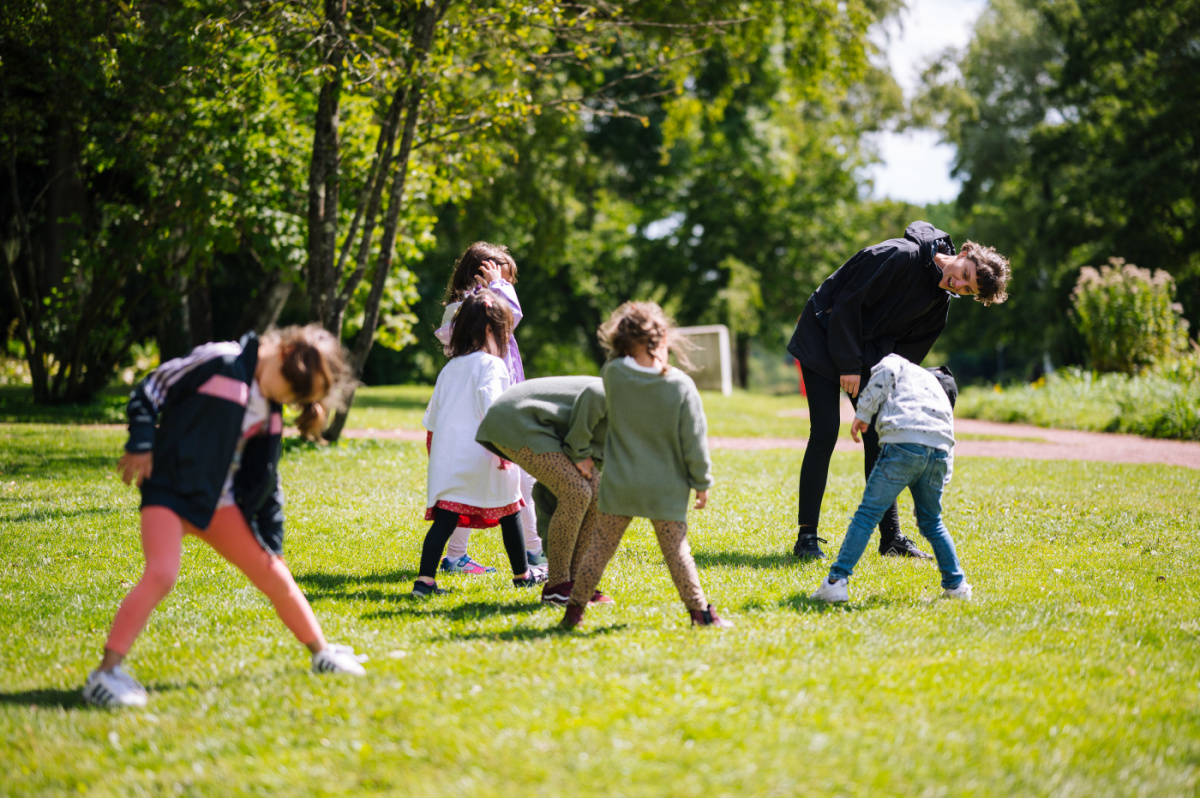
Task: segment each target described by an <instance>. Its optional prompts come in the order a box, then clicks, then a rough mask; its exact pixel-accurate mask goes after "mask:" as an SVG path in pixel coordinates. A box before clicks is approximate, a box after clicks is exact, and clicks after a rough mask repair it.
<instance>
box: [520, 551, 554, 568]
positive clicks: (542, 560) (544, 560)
mask: <svg viewBox="0 0 1200 798" xmlns="http://www.w3.org/2000/svg"><path fill="white" fill-rule="evenodd" d="M525 559H526V561H528V563H529V564H530V565H548V564H549V563H550V558H549V557H547V556H546V552H545V551H539V552H538V553H537V554H534V553H533V552H532V551H529V550H528V549H526V550H525Z"/></svg>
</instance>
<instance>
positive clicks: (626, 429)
mask: <svg viewBox="0 0 1200 798" xmlns="http://www.w3.org/2000/svg"><path fill="white" fill-rule="evenodd" d="M601 376H602V377H603V378H604V392H605V394H606V395H607V397H608V439H607V440H606V442H605V456H606V459H605V463H604V479H602V480H600V511H601V512H604V513H608V514H610V515H629V516H637V517H640V518H650V519H653V520H657V521H686V520H687V511H688V504H689V502H690V499H691V490H698V491H700V490H708V489H709V488H710V487H712V482H713V480H712V461H711V460H710V459H709V456H708V439H707V435H708V423H707V421H706V420H705V418H704V405H703V403H702V402H701V401H700V394H699V392H697V391H696V384H695V383H694V382H692V378H691V377H689V376H688V375H686V374H684V373H683V372H682V371H680V370H679V369H677V368H672V369H670V370H669V371H668V372H667V373H666V374H665V375H663V374H660V373H658V372H654V373H647V372H645V371H640V370H638V369H637V368H634V367H632V366H630V365H628V363H627V361H626V359H625V358H618V359H616V360H611V361H609V362H608V364H607V365H606V366H605V367H604V370H603V371H602V372H601Z"/></svg>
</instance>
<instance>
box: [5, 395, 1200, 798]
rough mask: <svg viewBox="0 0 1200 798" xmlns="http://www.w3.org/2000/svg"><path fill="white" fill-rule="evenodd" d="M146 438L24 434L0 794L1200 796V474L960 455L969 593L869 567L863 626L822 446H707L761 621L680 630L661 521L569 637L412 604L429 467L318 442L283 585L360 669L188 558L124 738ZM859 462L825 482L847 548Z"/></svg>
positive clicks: (291, 509)
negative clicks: (820, 483) (840, 551)
mask: <svg viewBox="0 0 1200 798" xmlns="http://www.w3.org/2000/svg"><path fill="white" fill-rule="evenodd" d="M384 391H391V392H393V396H394V397H396V398H397V399H398V400H402V401H403V402H408V403H409V404H408V405H405V406H401V407H395V406H387V405H388V400H387V397H386V396H385V397H383V398H382V399H380V401H379V404H380V405H381V406H380V407H379V408H377V409H378V411H379V413H380V418H381V420H380V425H381V426H411V424H410V423H409V422H404V423H393V422H391V421H388V422H387V423H385V422H384V420H383V419H386V418H391V417H393V416H394V417H397V418H410V419H416V420H417V421H418V422H419V418H420V410H421V409H422V407H423V401H422V400H421V399H420V397H421V396H422V394H421V391H427V389H373V390H372V391H371V392H368V395H371V394H372V393H375V392H381V393H382V392H384ZM361 398H363V397H360V399H361ZM705 401H706V403H707V405H708V408H709V413H710V418H711V420H712V421H713V424H712V426H713V428H714V434H726V435H730V434H752V433H751V432H750V431H751V430H759V431H758V432H757V433H756V434H760V435H764V434H772V435H774V434H783V433H776V432H765V431H762V430H773V429H775V428H776V425H778V426H779V427H782V426H783V424H784V423H786V424H788V425H793V426H794V431H793V432H791V433H787V434H788V435H789V436H796V435H803V434H804V433H805V429H806V426H805V422H803V421H802V420H800V419H796V418H788V417H779V416H776V415H773V414H772V412H771V410H772V409H776V410H784V409H787V407H788V406H791V405H795V404H796V401H797V400H796V399H794V398H793V399H792V400H791V405H788V403H787V402H786V401H785V400H777V399H772V398H770V397H752V398H748V399H747V400H746V404H745V410H743V411H741V412H740V413H739V411H738V404H737V397H735V398H734V399H733V400H729V403H728V404H727V405H724V406H722V404H721V402H719V401H713V398H712V397H711V396H706V397H705ZM774 402H778V403H779V404H778V407H776V405H775V404H773V403H774ZM360 409H363V410H367V411H370V410H371V409H372V408H370V407H369V406H366V403H364V405H363V406H360ZM387 414H392V415H387ZM352 426H355V425H353V424H352ZM738 429H744V430H747V431H746V432H731V431H728V430H738ZM718 430H719V431H718ZM123 440H124V435H123V433H120V432H115V431H108V430H101V429H87V428H79V427H72V426H63V425H60V424H4V425H0V453H2V454H0V599H2V600H0V628H3V629H4V630H5V641H6V645H4V646H3V648H0V772H3V773H4V776H3V777H2V778H0V793H3V794H36V793H66V792H71V793H76V792H79V793H88V794H96V795H106V794H111V795H138V794H147V795H157V794H197V795H216V794H226V793H232V792H242V793H301V792H303V793H308V794H318V795H320V794H376V793H387V794H399V795H418V796H446V795H482V796H490V795H496V796H500V795H505V796H507V795H520V794H529V795H548V796H549V795H554V796H560V795H581V796H588V795H645V796H660V795H673V796H674V795H678V796H701V795H703V796H710V795H733V796H736V795H747V794H756V795H781V796H785V795H870V796H877V795H905V796H907V795H914V796H916V795H920V796H926V795H928V796H941V795H964V794H965V795H977V796H981V795H988V796H991V795H994V796H1010V795H1055V796H1063V795H1066V796H1129V795H1146V796H1184V795H1195V794H1196V792H1197V787H1198V785H1200V698H1198V696H1200V601H1198V599H1200V555H1197V553H1196V538H1197V532H1198V531H1200V478H1198V477H1197V473H1196V472H1195V471H1191V470H1186V469H1181V468H1169V467H1151V466H1132V465H1106V464H1099V463H1090V462H1039V461H1020V460H995V459H984V458H960V459H959V461H958V463H956V468H955V479H954V482H953V484H952V486H951V488H950V490H949V492H948V494H947V497H946V521H947V524H948V526H949V528H950V530H951V532H952V534H953V535H954V537H955V540H956V542H957V544H958V548H959V552H960V554H961V557H962V560H963V564H964V568H965V570H966V571H967V574H968V577H969V578H970V580H971V582H972V583H973V584H974V586H975V591H976V593H975V595H976V600H975V601H973V602H972V603H970V604H961V603H949V602H945V601H940V600H937V599H936V598H935V597H936V596H937V595H938V593H939V591H938V587H937V573H936V570H935V569H934V568H933V567H932V566H929V565H923V564H915V563H911V562H905V561H896V560H882V559H880V558H879V557H877V556H874V555H873V554H869V555H868V556H867V557H866V558H864V560H863V562H862V564H861V566H860V570H859V572H858V573H857V574H856V576H855V578H854V580H852V588H851V591H852V592H851V596H852V599H853V600H852V602H851V603H850V604H849V605H848V606H845V607H834V608H829V607H825V606H819V605H816V604H813V603H811V602H809V601H808V600H807V599H806V598H805V597H806V596H807V594H808V593H809V592H811V591H812V590H813V589H814V588H815V586H816V584H817V582H818V580H819V579H820V578H821V576H822V575H823V573H824V569H823V568H822V567H821V566H820V565H818V564H807V565H800V564H797V562H796V561H794V560H792V559H791V558H790V557H789V556H787V555H786V554H785V552H787V551H788V550H790V545H791V541H792V537H791V536H792V533H793V522H794V512H795V508H794V502H795V481H796V475H797V472H798V470H799V459H800V454H799V453H798V452H795V451H783V450H768V451H755V452H738V451H729V450H720V451H716V452H714V464H715V470H716V475H717V478H718V486H717V487H716V488H715V489H714V490H713V492H712V498H711V503H710V507H709V509H707V510H705V511H702V512H693V513H692V517H691V523H692V527H691V535H690V538H691V541H692V546H693V549H694V551H695V553H696V559H697V563H698V565H699V567H700V573H701V580H702V583H703V585H704V587H705V588H706V590H707V592H708V594H709V597H710V600H712V601H713V602H714V603H716V604H717V605H718V607H719V608H720V609H721V611H722V614H723V615H725V616H727V617H730V618H731V619H733V620H734V621H735V622H736V623H737V627H736V628H735V629H732V630H728V631H725V632H713V631H711V630H701V631H693V630H692V629H690V628H689V626H688V622H687V614H686V612H685V611H684V609H683V607H682V605H681V604H680V602H679V600H678V597H677V596H676V595H675V592H674V589H673V587H672V585H671V581H670V578H669V576H668V574H667V570H666V567H665V566H664V565H663V564H662V561H661V556H660V555H659V554H658V552H657V547H656V544H655V542H654V539H653V534H652V532H651V531H650V529H649V526H648V525H647V524H645V523H644V522H636V523H635V525H634V526H633V527H632V528H631V530H630V532H629V534H628V535H627V538H626V542H625V544H624V545H623V547H622V549H621V550H620V551H619V552H618V555H617V557H616V559H615V560H614V561H613V563H612V566H611V567H610V570H609V572H608V573H607V574H606V576H605V580H604V582H603V583H602V586H603V588H604V589H605V591H606V592H608V593H610V594H612V595H613V596H614V597H615V598H616V600H617V603H616V604H615V605H613V606H611V607H601V608H594V609H593V610H592V611H590V612H589V613H588V615H587V617H586V618H585V622H584V626H583V627H582V631H581V632H576V633H574V634H564V633H560V632H558V631H557V630H556V628H555V626H556V624H557V622H558V620H559V618H560V617H561V614H562V613H561V610H560V609H551V608H542V607H540V606H539V605H538V604H537V603H536V595H535V594H534V593H532V592H522V591H518V590H515V589H513V588H511V587H509V586H508V584H509V583H508V580H507V578H506V576H505V575H504V574H503V573H499V574H496V575H493V576H490V577H466V576H462V577H449V578H445V579H444V584H448V585H450V586H453V587H454V588H455V589H456V591H457V592H456V593H454V594H453V595H449V596H445V597H439V598H435V599H432V600H429V601H426V602H415V601H413V600H411V599H409V598H408V593H409V590H410V588H411V583H412V579H413V577H414V574H415V569H416V563H417V553H418V550H419V546H420V541H421V539H422V537H423V535H424V533H425V531H426V529H427V524H426V523H425V522H424V521H422V520H421V518H422V507H423V503H424V502H423V500H424V475H425V472H424V469H425V462H426V461H425V453H424V447H423V446H421V445H420V444H417V443H405V442H374V441H350V442H345V443H343V444H341V445H338V446H336V447H326V448H323V449H318V448H315V447H294V448H292V449H290V450H289V452H288V453H287V455H286V456H285V459H284V462H283V465H282V473H283V479H284V485H285V489H286V491H287V498H288V504H287V509H288V530H289V531H288V538H287V542H286V546H287V559H288V562H289V564H290V566H291V568H292V570H293V572H294V573H295V574H296V576H297V580H298V581H299V583H300V585H301V586H302V588H303V589H304V590H305V592H306V593H307V594H308V596H309V598H310V600H311V601H312V604H313V607H314V609H315V611H316V613H317V616H318V618H319V619H320V620H321V622H322V624H323V625H324V627H325V631H326V634H327V636H328V637H329V639H330V640H332V641H335V642H344V643H350V644H352V645H354V646H355V647H356V648H357V649H358V650H359V651H365V652H367V653H368V654H370V655H371V660H370V661H369V662H368V663H367V668H368V675H367V676H366V677H365V678H362V679H353V678H350V677H334V678H329V677H317V676H314V675H312V674H311V673H309V672H308V656H307V652H305V651H304V650H303V649H302V648H301V646H299V644H297V643H296V642H295V641H294V640H293V639H292V638H291V636H290V634H289V633H288V631H287V630H286V628H285V627H284V626H283V624H282V623H280V622H279V621H278V620H277V619H276V618H275V616H274V614H273V611H272V610H271V608H270V605H269V604H268V602H267V601H266V600H265V599H264V598H263V597H262V596H260V595H259V594H257V592H256V591H255V590H254V589H253V588H252V587H250V586H249V585H248V583H247V582H246V580H245V579H244V578H243V577H242V576H241V575H240V574H238V573H237V572H236V571H234V570H233V569H232V568H231V567H230V566H228V565H227V564H225V563H224V562H223V561H221V560H220V559H219V558H218V557H217V556H216V555H215V554H214V553H213V552H212V551H211V550H210V549H208V548H207V547H205V546H204V545H203V544H200V543H199V542H198V541H194V540H193V541H189V542H188V544H187V545H185V551H184V562H183V569H182V573H181V576H180V579H179V582H178V584H177V586H176V588H175V591H174V592H173V593H172V594H171V595H170V596H168V598H167V599H166V600H165V601H164V602H163V604H162V605H161V606H160V607H159V609H158V611H157V612H156V613H155V615H154V616H153V617H152V618H151V621H150V624H149V626H148V627H147V629H146V631H145V633H144V634H143V635H142V637H141V638H140V639H139V640H138V643H137V645H136V646H135V648H134V650H133V652H132V654H131V656H130V658H129V660H128V666H129V669H130V671H131V672H132V673H134V674H135V675H136V676H137V677H138V678H139V679H141V680H142V681H143V683H145V684H146V685H147V687H148V688H149V690H150V704H149V706H148V707H147V708H146V709H144V710H135V711H119V712H118V711H105V710H96V709H92V708H89V707H87V706H85V705H84V704H83V703H82V702H81V700H80V698H79V688H80V686H81V685H82V683H83V680H84V678H85V677H86V674H87V671H88V670H89V669H90V668H92V667H94V666H95V663H96V661H97V659H98V657H99V653H100V648H101V646H102V644H103V641H104V638H105V635H106V633H107V630H108V626H109V623H110V622H111V620H112V616H113V613H114V612H115V610H116V607H117V605H118V603H119V602H120V600H121V598H122V597H123V596H124V595H125V593H126V592H127V591H128V590H129V588H130V587H131V586H132V585H133V583H135V582H136V581H137V579H138V578H139V575H140V572H141V566H142V559H141V550H140V545H139V540H138V534H137V495H136V492H135V491H133V490H131V489H129V488H127V487H125V486H124V485H122V484H121V483H120V481H119V480H118V479H117V477H116V474H115V473H114V471H113V470H112V464H113V463H114V461H115V459H116V456H117V454H118V452H119V449H120V447H121V445H122V443H123ZM861 467H862V465H861V456H859V455H857V454H854V453H848V454H835V456H834V460H833V465H832V470H831V477H830V484H829V493H828V495H827V498H826V505H825V513H826V518H827V520H828V523H827V526H826V528H825V530H824V532H823V534H824V535H825V536H826V537H829V538H831V539H832V542H831V544H830V546H827V547H826V548H827V549H830V548H832V549H833V550H836V546H837V544H838V543H840V541H841V538H842V532H843V531H844V527H845V523H846V521H847V519H848V516H849V515H850V513H851V512H852V511H853V509H854V506H855V505H856V503H857V499H858V498H859V495H860V492H861V488H862V476H861ZM902 510H903V513H904V517H905V518H906V519H910V518H911V510H910V505H906V506H905V507H903V508H902ZM908 526H909V527H910V528H911V523H908ZM926 548H927V547H926ZM473 553H474V554H475V555H476V556H477V557H478V559H480V560H482V561H484V562H489V563H492V564H496V565H500V564H501V563H502V562H503V561H504V555H503V550H502V547H501V545H500V541H499V534H498V533H497V532H495V531H490V532H481V533H477V534H476V541H475V543H474V544H473Z"/></svg>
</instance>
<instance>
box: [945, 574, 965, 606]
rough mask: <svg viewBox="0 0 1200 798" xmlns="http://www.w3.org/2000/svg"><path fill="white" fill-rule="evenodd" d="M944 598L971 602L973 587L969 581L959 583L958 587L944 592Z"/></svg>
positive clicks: (949, 588)
mask: <svg viewBox="0 0 1200 798" xmlns="http://www.w3.org/2000/svg"><path fill="white" fill-rule="evenodd" d="M942 596H943V597H945V598H949V599H962V600H963V601H970V600H971V586H970V585H968V584H967V580H965V579H964V580H963V581H962V582H960V583H959V585H958V587H948V588H946V589H945V590H943V591H942Z"/></svg>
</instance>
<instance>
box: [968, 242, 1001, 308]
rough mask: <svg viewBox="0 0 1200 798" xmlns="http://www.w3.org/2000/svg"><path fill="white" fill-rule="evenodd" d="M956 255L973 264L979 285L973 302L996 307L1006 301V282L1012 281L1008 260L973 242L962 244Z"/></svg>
mask: <svg viewBox="0 0 1200 798" xmlns="http://www.w3.org/2000/svg"><path fill="white" fill-rule="evenodd" d="M958 255H959V257H968V258H970V259H971V260H972V261H973V262H974V263H975V282H976V283H977V284H978V285H979V293H978V294H976V295H975V301H977V302H982V303H983V304H985V305H991V304H997V305H998V304H1000V303H1001V302H1003V301H1004V300H1006V299H1008V281H1009V280H1010V279H1012V270H1011V269H1010V268H1009V265H1008V258H1006V257H1004V256H1003V255H1001V254H1000V253H999V252H997V251H996V248H995V247H985V246H983V245H982V244H977V243H976V242H974V241H967V243H965V244H963V245H962V249H961V250H960V251H959V253H958Z"/></svg>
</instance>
